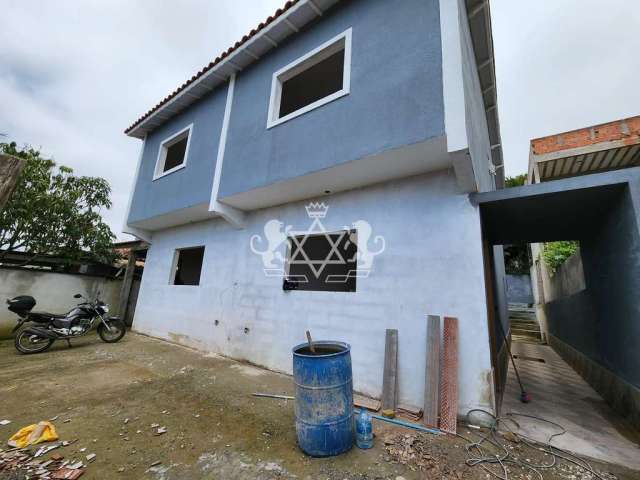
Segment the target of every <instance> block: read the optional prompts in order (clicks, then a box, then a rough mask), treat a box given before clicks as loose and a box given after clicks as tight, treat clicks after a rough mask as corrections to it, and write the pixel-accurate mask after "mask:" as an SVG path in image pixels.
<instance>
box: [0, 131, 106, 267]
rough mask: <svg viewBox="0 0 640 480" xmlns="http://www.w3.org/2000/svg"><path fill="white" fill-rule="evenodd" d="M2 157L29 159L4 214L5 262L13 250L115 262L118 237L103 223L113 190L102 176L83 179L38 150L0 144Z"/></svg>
mask: <svg viewBox="0 0 640 480" xmlns="http://www.w3.org/2000/svg"><path fill="white" fill-rule="evenodd" d="M0 153H6V154H9V155H14V156H16V157H20V158H22V159H24V160H25V166H24V169H23V170H22V173H21V175H20V177H19V179H18V184H17V186H16V189H15V191H14V193H13V195H12V196H11V198H10V199H9V202H8V203H7V204H6V205H5V208H4V210H3V211H2V212H0V248H1V249H2V250H4V251H3V252H0V261H2V259H3V257H4V256H6V254H7V252H10V251H24V252H28V253H30V254H32V256H33V258H35V257H37V256H38V255H43V254H51V255H56V256H59V257H62V258H63V259H64V260H65V261H67V262H69V263H72V262H75V261H81V260H95V261H101V262H105V263H110V262H111V261H113V259H114V251H113V249H112V243H113V241H114V240H115V236H114V234H113V233H112V232H111V229H110V228H109V226H108V225H107V224H106V223H104V222H103V220H102V217H101V215H100V210H101V209H102V208H110V207H111V198H110V195H111V187H110V185H109V183H108V182H107V181H106V180H105V179H103V178H99V177H79V176H75V175H73V170H72V169H71V168H69V167H65V166H56V163H55V162H54V161H53V160H51V159H48V158H43V157H42V156H41V154H40V151H39V150H36V149H34V148H32V147H29V146H25V147H24V148H19V147H17V146H16V143H15V142H11V143H0Z"/></svg>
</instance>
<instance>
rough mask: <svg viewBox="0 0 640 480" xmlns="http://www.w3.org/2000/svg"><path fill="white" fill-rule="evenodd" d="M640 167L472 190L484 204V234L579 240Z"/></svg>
mask: <svg viewBox="0 0 640 480" xmlns="http://www.w3.org/2000/svg"><path fill="white" fill-rule="evenodd" d="M639 179H640V168H632V169H625V170H619V171H615V172H606V173H600V174H593V175H585V176H581V177H573V178H566V179H562V180H555V181H551V182H545V183H538V184H534V185H525V186H523V187H515V188H507V189H503V190H498V191H495V192H484V193H475V194H471V195H470V198H471V201H472V202H473V203H474V204H477V205H479V206H480V209H481V216H482V227H483V235H484V237H485V238H486V239H487V241H488V242H489V243H490V244H493V245H506V244H511V243H539V242H550V241H556V240H579V239H581V238H584V237H586V236H588V235H589V234H590V233H592V232H593V230H594V227H595V226H597V225H598V224H599V222H600V221H602V219H603V217H604V214H605V213H606V212H607V211H608V209H609V208H610V207H611V206H612V205H614V204H615V203H616V201H617V199H618V198H619V197H620V195H622V194H623V192H624V191H625V190H626V188H627V186H628V184H629V182H632V181H635V182H638V181H639Z"/></svg>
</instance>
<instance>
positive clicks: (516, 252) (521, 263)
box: [504, 243, 531, 275]
mask: <svg viewBox="0 0 640 480" xmlns="http://www.w3.org/2000/svg"><path fill="white" fill-rule="evenodd" d="M504 268H505V271H506V273H508V274H510V275H526V274H528V273H529V269H530V268H531V258H530V255H529V246H528V245H527V244H526V243H515V244H512V245H505V246H504Z"/></svg>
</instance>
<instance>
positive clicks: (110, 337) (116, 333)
mask: <svg viewBox="0 0 640 480" xmlns="http://www.w3.org/2000/svg"><path fill="white" fill-rule="evenodd" d="M106 322H107V324H108V325H109V328H110V329H111V330H109V329H108V328H107V327H105V326H104V324H103V323H101V324H100V325H98V335H100V338H101V339H102V341H103V342H105V343H116V342H117V341H118V340H120V339H121V338H122V337H124V334H125V332H126V326H125V324H124V322H123V321H122V320H121V319H119V318H110V319H108V320H106Z"/></svg>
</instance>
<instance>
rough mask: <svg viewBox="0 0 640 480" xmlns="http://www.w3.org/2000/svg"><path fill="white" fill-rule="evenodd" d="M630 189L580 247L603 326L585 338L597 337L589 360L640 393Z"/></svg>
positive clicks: (638, 235)
mask: <svg viewBox="0 0 640 480" xmlns="http://www.w3.org/2000/svg"><path fill="white" fill-rule="evenodd" d="M639 207H640V205H638V204H636V205H634V202H633V200H632V196H631V193H630V191H629V189H627V190H625V192H624V193H623V194H621V195H620V197H619V198H618V201H617V203H616V204H614V205H612V206H611V209H610V212H609V214H608V215H606V216H605V218H603V221H602V224H601V225H599V226H598V228H597V230H596V231H595V232H594V235H593V236H591V237H589V238H586V239H583V240H582V241H581V251H582V260H583V265H584V273H585V278H586V285H587V290H588V291H589V292H590V294H591V295H592V297H593V305H594V307H595V311H596V314H597V319H598V324H597V325H594V326H593V328H588V327H587V328H588V330H586V331H585V333H584V334H585V335H587V334H588V335H594V336H596V337H597V340H596V341H597V348H596V349H592V350H587V351H584V352H583V353H585V354H586V355H587V356H589V357H591V358H592V359H593V360H594V361H596V362H598V363H600V364H601V365H603V366H604V367H605V368H607V369H609V370H611V371H613V372H615V373H616V374H617V375H619V376H620V377H622V378H623V379H624V380H626V381H627V382H629V383H631V384H633V385H635V386H636V387H640V368H639V367H640V351H639V350H638V344H639V342H640V322H639V321H638V319H639V318H640V302H639V301H638V292H640V232H639V230H638V222H637V215H638V212H639V211H640V209H639Z"/></svg>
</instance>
